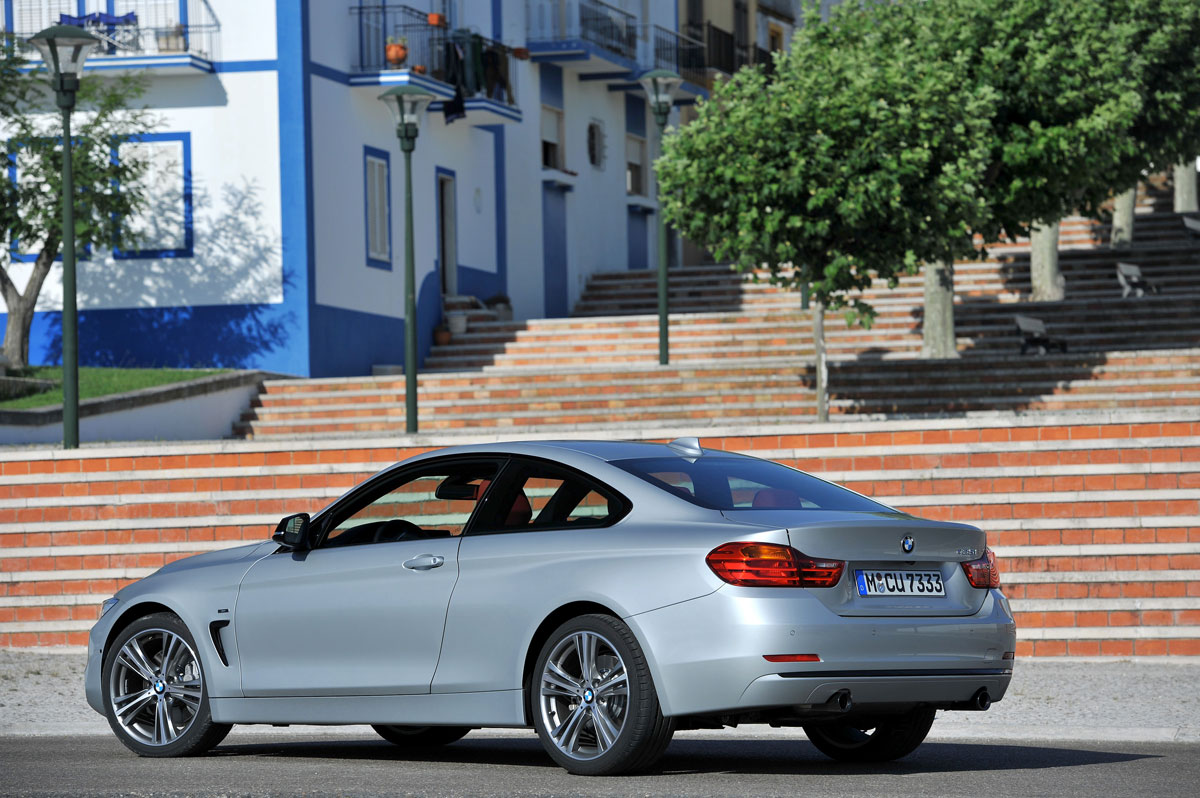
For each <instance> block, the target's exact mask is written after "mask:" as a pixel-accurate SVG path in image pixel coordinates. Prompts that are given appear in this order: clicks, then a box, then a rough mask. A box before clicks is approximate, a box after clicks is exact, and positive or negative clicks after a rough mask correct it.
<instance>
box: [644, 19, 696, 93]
mask: <svg viewBox="0 0 1200 798" xmlns="http://www.w3.org/2000/svg"><path fill="white" fill-rule="evenodd" d="M653 33H654V62H653V63H654V67H653V68H654V69H670V70H672V71H674V72H678V73H679V75H680V76H681V77H682V78H683V79H684V81H685V83H690V84H691V85H692V86H695V87H703V86H704V85H705V84H706V83H707V72H708V70H707V69H706V67H705V58H704V42H702V41H699V40H697V39H693V38H690V37H688V36H684V35H683V34H679V33H676V32H675V31H673V30H668V29H666V28H663V27H661V26H659V25H655V26H654V31H653Z"/></svg>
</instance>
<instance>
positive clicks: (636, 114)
mask: <svg viewBox="0 0 1200 798" xmlns="http://www.w3.org/2000/svg"><path fill="white" fill-rule="evenodd" d="M625 132H626V133H629V134H632V135H634V136H640V137H641V138H646V101H645V100H643V99H642V98H641V97H639V96H638V95H636V94H626V95H625Z"/></svg>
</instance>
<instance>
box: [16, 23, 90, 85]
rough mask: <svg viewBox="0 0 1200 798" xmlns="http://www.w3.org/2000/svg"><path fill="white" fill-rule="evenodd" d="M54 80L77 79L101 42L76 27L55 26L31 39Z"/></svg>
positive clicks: (30, 41)
mask: <svg viewBox="0 0 1200 798" xmlns="http://www.w3.org/2000/svg"><path fill="white" fill-rule="evenodd" d="M29 43H30V44H32V45H33V46H34V47H36V48H37V49H38V52H39V53H41V54H42V60H43V61H45V63H46V69H48V70H49V71H50V74H51V76H53V77H54V78H66V77H75V78H77V77H78V76H79V75H80V74H82V73H83V62H84V61H86V60H87V57H88V56H89V55H90V54H91V52H92V50H94V49H96V46H97V45H99V44H100V40H99V39H97V38H96V37H95V36H93V35H92V34H90V33H88V32H87V31H85V30H84V29H83V28H79V27H76V26H74V25H54V26H53V27H49V28H46V29H45V30H44V31H42V32H41V33H38V34H35V35H34V36H31V37H30V38H29Z"/></svg>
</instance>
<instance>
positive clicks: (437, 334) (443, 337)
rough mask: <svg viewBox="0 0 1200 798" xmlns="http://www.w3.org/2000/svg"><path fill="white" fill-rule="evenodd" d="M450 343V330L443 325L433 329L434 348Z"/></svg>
mask: <svg viewBox="0 0 1200 798" xmlns="http://www.w3.org/2000/svg"><path fill="white" fill-rule="evenodd" d="M448 343H450V328H449V327H447V326H446V325H445V324H444V323H443V324H439V325H438V326H436V327H434V328H433V344H434V346H445V345H446V344H448Z"/></svg>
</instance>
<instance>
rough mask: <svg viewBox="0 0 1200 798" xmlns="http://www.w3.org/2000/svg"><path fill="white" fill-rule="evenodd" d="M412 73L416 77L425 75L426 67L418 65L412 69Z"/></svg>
mask: <svg viewBox="0 0 1200 798" xmlns="http://www.w3.org/2000/svg"><path fill="white" fill-rule="evenodd" d="M412 71H413V73H414V74H416V75H424V74H425V65H424V64H417V65H415V66H414V67H413V68H412Z"/></svg>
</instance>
